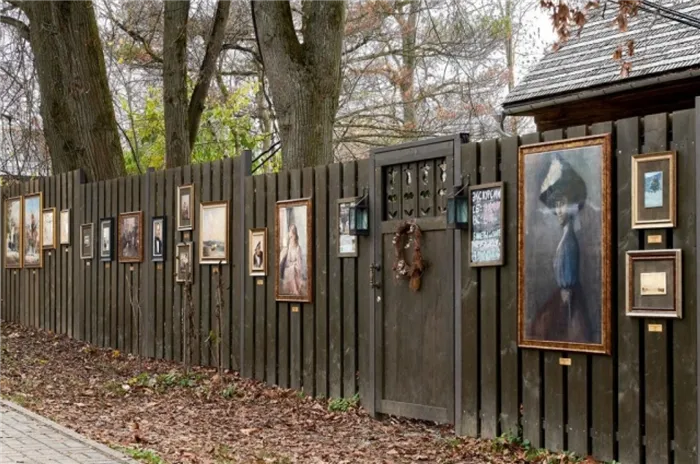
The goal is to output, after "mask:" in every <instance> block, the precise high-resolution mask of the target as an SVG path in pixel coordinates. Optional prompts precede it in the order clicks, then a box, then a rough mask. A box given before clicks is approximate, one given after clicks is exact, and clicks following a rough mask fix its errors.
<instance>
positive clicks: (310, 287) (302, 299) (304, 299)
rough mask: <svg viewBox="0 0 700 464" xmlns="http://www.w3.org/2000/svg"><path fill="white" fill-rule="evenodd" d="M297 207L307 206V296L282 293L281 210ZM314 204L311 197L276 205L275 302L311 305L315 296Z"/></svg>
mask: <svg viewBox="0 0 700 464" xmlns="http://www.w3.org/2000/svg"><path fill="white" fill-rule="evenodd" d="M295 206H306V250H307V254H308V256H307V257H306V277H307V284H306V293H307V294H306V296H293V295H282V294H281V293H280V288H279V285H280V263H279V256H280V252H281V251H282V250H281V248H280V224H279V219H280V208H289V207H295ZM313 217H314V216H313V202H312V201H311V198H310V197H307V198H300V199H298V200H283V201H278V202H277V203H276V204H275V300H277V301H296V302H299V303H311V302H312V301H313V295H314V262H313V260H314V250H313V248H312V247H313V236H314V224H313Z"/></svg>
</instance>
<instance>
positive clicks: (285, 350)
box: [275, 171, 290, 388]
mask: <svg viewBox="0 0 700 464" xmlns="http://www.w3.org/2000/svg"><path fill="white" fill-rule="evenodd" d="M289 198H290V196H289V172H288V171H283V172H280V173H279V174H277V199H278V200H287V199H289ZM280 234H282V231H280ZM275 246H276V245H275ZM278 255H279V250H278V251H277V252H275V256H278ZM275 268H276V267H275ZM275 275H276V274H275ZM289 311H290V305H289V303H285V302H280V303H279V304H278V305H277V316H278V319H277V335H278V341H277V343H278V345H277V350H278V351H277V384H278V385H279V386H280V387H283V388H287V387H289V382H290V375H289V362H290V353H289V352H290V346H289V336H290V332H289Z"/></svg>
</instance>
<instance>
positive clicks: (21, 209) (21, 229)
mask: <svg viewBox="0 0 700 464" xmlns="http://www.w3.org/2000/svg"><path fill="white" fill-rule="evenodd" d="M11 201H19V224H18V226H19V243H18V244H17V246H18V248H19V249H18V254H19V262H18V263H17V265H16V266H15V265H12V266H10V265H8V264H7V218H8V215H7V204H8V203H9V202H11ZM4 208H5V216H4V220H3V224H2V236H3V238H2V243H3V246H4V247H5V250H4V261H5V269H21V268H22V263H23V262H24V247H23V246H22V245H23V244H24V214H23V213H24V200H23V199H22V195H19V196H16V197H11V198H7V199H5V205H4Z"/></svg>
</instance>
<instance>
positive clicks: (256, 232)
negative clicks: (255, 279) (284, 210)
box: [248, 227, 267, 276]
mask: <svg viewBox="0 0 700 464" xmlns="http://www.w3.org/2000/svg"><path fill="white" fill-rule="evenodd" d="M248 247H249V256H248V263H249V265H248V274H249V275H251V276H264V275H267V228H264V227H263V228H260V229H250V230H249V231H248Z"/></svg>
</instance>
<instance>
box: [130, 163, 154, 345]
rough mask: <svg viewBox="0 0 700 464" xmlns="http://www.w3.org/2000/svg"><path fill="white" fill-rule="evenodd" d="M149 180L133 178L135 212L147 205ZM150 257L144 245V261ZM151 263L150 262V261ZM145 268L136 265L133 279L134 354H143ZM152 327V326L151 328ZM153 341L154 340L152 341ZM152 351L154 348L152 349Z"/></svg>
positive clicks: (146, 236)
mask: <svg viewBox="0 0 700 464" xmlns="http://www.w3.org/2000/svg"><path fill="white" fill-rule="evenodd" d="M145 179H147V177H144V178H143V180H142V179H139V178H138V177H136V176H134V177H132V178H131V188H132V190H133V191H134V194H133V196H132V201H133V203H132V210H133V211H143V208H144V207H143V206H142V205H147V204H148V203H146V198H147V197H146V195H141V189H142V186H143V185H144V181H145ZM144 190H145V186H144ZM148 216H149V215H147V214H145V212H144V214H143V227H144V230H143V231H142V233H141V240H144V242H146V243H148V240H149V237H150V231H149V230H148V229H149V226H148V225H147V224H149V223H150V220H149V219H148ZM147 255H148V247H147V246H146V244H145V243H144V246H143V259H144V260H145V259H146V257H147ZM149 261H150V260H149ZM143 267H144V261H143V260H142V261H141V262H140V263H136V264H135V265H134V272H133V279H132V281H131V285H132V301H133V303H132V314H133V316H132V318H133V320H132V324H131V331H132V332H131V352H132V353H137V354H141V352H140V350H141V336H142V335H143V334H142V331H141V327H142V324H141V319H142V314H143V306H144V300H145V298H144V294H143V293H142V292H141V286H142V284H141V275H142V273H143ZM151 327H152V326H151ZM151 341H152V339H151ZM151 349H152V348H151Z"/></svg>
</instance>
